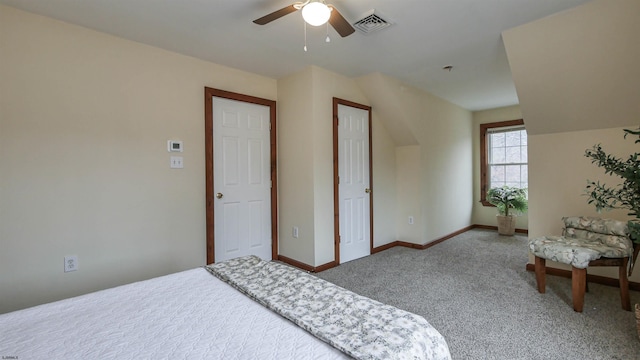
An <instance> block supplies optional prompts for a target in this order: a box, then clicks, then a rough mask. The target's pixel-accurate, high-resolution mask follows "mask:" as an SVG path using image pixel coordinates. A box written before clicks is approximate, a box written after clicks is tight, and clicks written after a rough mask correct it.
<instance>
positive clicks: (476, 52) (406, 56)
mask: <svg viewBox="0 0 640 360" xmlns="http://www.w3.org/2000/svg"><path fill="white" fill-rule="evenodd" d="M588 1H589V0H395V1H391V0H330V1H327V3H331V4H333V5H335V7H336V8H337V9H338V10H339V11H340V13H341V14H342V15H343V16H344V17H345V18H346V19H347V20H348V21H350V22H351V23H353V22H354V21H356V20H358V19H360V17H361V16H362V15H363V14H365V13H366V12H367V11H369V10H372V9H375V10H376V12H379V13H380V14H381V15H382V16H384V17H385V18H387V19H388V20H391V21H393V22H394V25H393V26H391V27H388V28H387V29H384V30H381V31H380V32H376V33H372V34H369V35H363V34H361V33H359V32H357V31H356V33H354V34H352V35H351V36H349V37H346V38H341V37H340V36H339V35H338V34H337V33H336V32H335V31H334V30H333V29H330V30H329V35H330V37H331V42H330V43H328V44H327V43H325V42H324V39H325V36H326V31H327V30H326V27H324V26H321V27H319V28H314V27H308V28H307V36H308V40H307V46H308V49H309V51H308V52H304V51H303V45H304V27H303V22H302V18H301V15H300V13H299V12H296V13H292V14H289V15H287V16H285V17H283V18H280V19H278V20H276V21H274V22H272V23H270V24H267V25H264V26H260V25H256V24H254V23H252V20H254V19H257V18H259V17H261V16H263V15H266V14H268V13H270V12H272V11H275V10H278V9H280V8H283V7H285V6H287V5H290V4H292V3H293V2H294V1H292V0H0V4H5V5H8V6H12V7H15V8H19V9H23V10H26V11H30V12H34V13H38V14H42V15H45V16H49V17H53V18H56V19H60V20H63V21H67V22H70V23H74V24H78V25H82V26H85V27H88V28H92V29H96V30H98V31H102V32H106V33H109V34H113V35H116V36H119V37H123V38H127V39H131V40H134V41H138V42H141V43H145V44H149V45H153V46H157V47H160V48H163V49H167V50H171V51H175V52H178V53H182V54H185V55H189V56H193V57H196V58H200V59H204V60H208V61H211V62H214V63H218V64H222V65H227V66H231V67H234V68H238V69H242V70H246V71H250V72H253V73H257V74H261V75H264V76H267V77H271V78H276V79H277V78H281V77H283V76H286V75H288V74H291V73H294V72H296V71H298V70H301V69H303V68H304V67H306V66H308V65H317V66H320V67H322V68H325V69H328V70H331V71H335V72H337V73H340V74H342V75H345V76H348V77H358V76H362V75H366V74H369V73H371V72H381V73H383V74H386V75H388V76H392V77H395V78H397V79H399V80H400V81H402V82H404V83H407V84H410V85H412V86H414V87H417V88H419V89H423V90H425V91H428V92H430V93H432V94H435V95H437V96H439V97H441V98H444V99H446V100H449V101H451V102H453V103H455V104H457V105H459V106H461V107H463V108H466V109H468V110H483V109H490V108H495V107H501V106H508V105H513V104H517V103H518V98H517V95H516V91H515V86H514V84H513V81H512V79H511V72H510V69H509V64H508V61H507V56H506V54H505V50H504V46H503V43H502V38H501V32H502V31H503V30H506V29H509V28H512V27H514V26H518V25H521V24H524V23H527V22H530V21H533V20H536V19H539V18H542V17H545V16H548V15H551V14H554V13H557V12H559V11H563V10H566V9H569V8H572V7H575V6H577V5H579V4H582V3H586V2H588ZM445 65H453V70H452V71H451V72H448V71H445V70H442V67H443V66H445Z"/></svg>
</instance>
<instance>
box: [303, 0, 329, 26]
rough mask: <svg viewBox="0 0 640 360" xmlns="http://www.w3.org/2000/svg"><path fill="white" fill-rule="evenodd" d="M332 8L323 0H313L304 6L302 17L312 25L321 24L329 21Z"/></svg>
mask: <svg viewBox="0 0 640 360" xmlns="http://www.w3.org/2000/svg"><path fill="white" fill-rule="evenodd" d="M330 17H331V8H329V7H328V6H327V5H326V4H325V3H324V2H323V1H316V2H311V3H308V4H307V5H305V6H304V7H303V8H302V18H303V19H304V21H306V22H307V24H309V25H311V26H320V25H323V24H325V23H326V22H327V21H329V18H330Z"/></svg>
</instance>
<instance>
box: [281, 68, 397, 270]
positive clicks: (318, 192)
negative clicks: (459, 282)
mask: <svg viewBox="0 0 640 360" xmlns="http://www.w3.org/2000/svg"><path fill="white" fill-rule="evenodd" d="M278 94H279V98H280V99H282V100H281V101H280V102H279V104H278V108H279V121H280V130H279V139H278V143H279V149H280V152H279V158H278V162H279V176H280V179H282V180H281V181H280V188H279V190H280V219H279V221H280V229H281V234H280V254H281V255H283V256H286V257H289V258H292V259H295V260H298V261H301V262H303V263H305V264H308V265H312V266H319V265H323V264H326V263H329V262H332V261H334V251H335V248H334V216H333V214H334V209H333V121H332V119H333V97H337V98H341V99H344V100H349V101H352V102H356V103H359V104H363V105H369V101H368V99H367V98H366V97H365V96H364V95H363V94H362V92H361V91H360V88H359V87H358V85H357V84H356V82H355V81H354V80H353V79H349V78H347V77H344V76H342V75H339V74H336V73H333V72H331V71H327V70H325V69H322V68H319V67H315V66H310V67H308V68H306V69H305V70H303V71H301V72H299V73H296V74H293V75H290V76H288V77H286V78H284V79H281V80H279V81H278ZM372 115H373V124H372V133H373V139H372V147H373V154H372V160H373V184H374V185H373V189H374V191H373V204H374V233H373V237H374V244H375V245H376V246H379V245H382V244H386V243H389V242H392V241H395V237H394V235H395V224H394V223H393V222H392V221H391V220H389V218H390V217H391V219H393V218H394V217H395V158H394V157H393V154H394V151H395V148H394V145H393V141H392V139H391V137H390V135H389V133H388V132H387V130H386V128H385V127H384V126H383V125H382V123H381V122H380V120H379V119H378V114H377V113H376V111H375V109H374V110H373V112H372ZM309 209H312V210H311V211H310V210H309ZM293 226H297V227H299V229H300V231H299V238H298V239H294V238H293V237H292V236H291V229H292V227H293ZM392 234H393V235H392Z"/></svg>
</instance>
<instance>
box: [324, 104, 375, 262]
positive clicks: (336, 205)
mask: <svg viewBox="0 0 640 360" xmlns="http://www.w3.org/2000/svg"><path fill="white" fill-rule="evenodd" d="M338 105H344V106H349V107H353V108H356V109H362V110H366V111H367V112H368V113H369V188H370V189H371V193H370V195H369V242H370V243H369V255H371V254H373V160H372V159H373V151H372V150H373V145H372V141H371V140H372V139H371V138H372V126H371V123H372V121H371V119H372V118H371V106H367V105H362V104H358V103H355V102H352V101H349V100H344V99H340V98H337V97H334V98H333V224H334V225H333V229H334V230H333V231H334V234H333V238H334V252H335V254H334V258H335V262H336V264H340V191H339V187H338V185H339V184H338V171H339V170H340V169H339V168H338V130H339V129H338Z"/></svg>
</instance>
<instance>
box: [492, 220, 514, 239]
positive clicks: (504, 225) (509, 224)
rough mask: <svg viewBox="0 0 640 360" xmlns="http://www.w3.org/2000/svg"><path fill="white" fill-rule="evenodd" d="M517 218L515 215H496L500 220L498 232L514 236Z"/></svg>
mask: <svg viewBox="0 0 640 360" xmlns="http://www.w3.org/2000/svg"><path fill="white" fill-rule="evenodd" d="M516 218H517V216H515V215H509V216H504V215H496V219H497V220H498V234H500V235H509V236H513V234H515V232H516Z"/></svg>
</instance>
